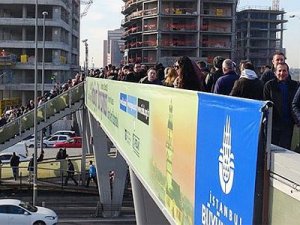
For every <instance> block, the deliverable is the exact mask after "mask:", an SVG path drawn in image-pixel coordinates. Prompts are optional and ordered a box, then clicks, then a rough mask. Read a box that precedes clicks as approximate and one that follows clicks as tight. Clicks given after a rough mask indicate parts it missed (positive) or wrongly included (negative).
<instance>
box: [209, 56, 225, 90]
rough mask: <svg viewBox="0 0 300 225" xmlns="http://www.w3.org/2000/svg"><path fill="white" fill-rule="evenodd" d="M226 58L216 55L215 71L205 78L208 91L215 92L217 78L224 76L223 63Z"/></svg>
mask: <svg viewBox="0 0 300 225" xmlns="http://www.w3.org/2000/svg"><path fill="white" fill-rule="evenodd" d="M224 60H225V59H224V58H223V57H222V56H216V57H215V58H214V59H213V71H212V72H211V73H209V74H208V75H207V76H206V78H205V87H206V90H207V91H208V92H214V88H215V84H216V82H217V80H218V79H219V78H220V77H221V76H223V70H222V63H223V61H224Z"/></svg>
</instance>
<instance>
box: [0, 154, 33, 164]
mask: <svg viewBox="0 0 300 225" xmlns="http://www.w3.org/2000/svg"><path fill="white" fill-rule="evenodd" d="M12 155H13V153H12V152H3V153H0V160H1V163H9V162H10V158H11V157H12ZM16 155H17V156H19V157H20V162H26V161H29V160H30V158H28V157H27V156H25V155H23V154H18V153H16Z"/></svg>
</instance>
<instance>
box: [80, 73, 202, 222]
mask: <svg viewBox="0 0 300 225" xmlns="http://www.w3.org/2000/svg"><path fill="white" fill-rule="evenodd" d="M85 94H86V98H85V99H86V106H87V107H88V109H89V111H90V112H91V113H92V114H93V116H94V117H95V118H96V120H97V121H99V122H100V123H101V126H102V127H103V128H104V130H105V131H106V132H107V133H108V135H109V136H110V137H112V141H113V142H114V143H115V144H116V145H117V147H118V148H119V150H120V151H121V153H122V155H123V156H125V159H126V160H127V161H128V163H129V164H130V166H131V167H133V169H134V171H135V172H137V173H138V175H139V176H140V177H142V179H143V181H144V182H145V183H146V184H147V188H148V189H149V188H150V191H151V192H152V193H154V194H155V196H156V197H157V199H159V200H160V202H161V203H162V204H163V205H164V206H165V208H166V209H167V210H168V212H169V213H170V215H171V216H172V217H173V218H174V220H175V221H176V223H177V224H193V223H194V221H193V217H194V211H193V210H194V194H195V193H194V192H195V149H196V129H197V111H198V96H197V92H191V91H184V90H179V89H173V88H167V87H162V86H156V85H145V84H134V83H127V82H119V81H111V80H105V79H99V78H87V82H86V88H85Z"/></svg>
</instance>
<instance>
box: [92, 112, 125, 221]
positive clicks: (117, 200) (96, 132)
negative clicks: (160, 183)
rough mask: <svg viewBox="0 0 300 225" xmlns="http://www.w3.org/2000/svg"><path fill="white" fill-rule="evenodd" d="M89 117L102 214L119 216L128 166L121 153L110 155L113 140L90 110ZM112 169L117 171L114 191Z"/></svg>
mask: <svg viewBox="0 0 300 225" xmlns="http://www.w3.org/2000/svg"><path fill="white" fill-rule="evenodd" d="M88 119H89V124H90V127H91V137H92V139H93V149H94V155H95V161H96V170H97V180H98V187H99V195H100V202H101V205H102V216H103V217H118V216H119V215H120V212H121V207H122V202H123V194H124V188H125V181H126V175H127V172H128V169H127V168H128V167H127V164H126V162H125V160H124V159H123V158H122V156H121V155H120V154H118V155H117V157H116V158H111V157H109V156H108V152H109V149H110V147H111V144H110V143H111V142H110V141H109V139H108V138H107V136H106V134H105V132H104V131H103V130H102V128H101V126H100V124H99V122H98V121H96V120H95V118H94V117H93V115H92V114H91V113H90V112H88ZM110 171H114V173H115V176H114V181H113V183H112V191H111V185H110V179H109V173H110Z"/></svg>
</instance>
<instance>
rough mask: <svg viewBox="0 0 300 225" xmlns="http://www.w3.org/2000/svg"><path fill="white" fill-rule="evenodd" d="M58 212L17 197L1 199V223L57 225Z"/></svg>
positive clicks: (10, 224) (12, 224)
mask: <svg viewBox="0 0 300 225" xmlns="http://www.w3.org/2000/svg"><path fill="white" fill-rule="evenodd" d="M57 220H58V218H57V215H56V213H55V212H54V211H53V210H51V209H48V208H44V207H39V206H32V205H31V204H29V203H25V202H22V201H20V200H17V199H1V200H0V224H3V225H4V224H5V225H6V224H8V225H56V224H57Z"/></svg>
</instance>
